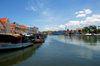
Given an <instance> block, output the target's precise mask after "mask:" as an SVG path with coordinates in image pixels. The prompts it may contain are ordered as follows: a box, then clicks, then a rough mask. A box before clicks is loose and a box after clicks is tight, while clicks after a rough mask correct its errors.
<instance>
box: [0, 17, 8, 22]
mask: <svg viewBox="0 0 100 66" xmlns="http://www.w3.org/2000/svg"><path fill="white" fill-rule="evenodd" d="M7 19H8V18H0V21H1V22H2V23H3V22H5V21H6V20H7Z"/></svg>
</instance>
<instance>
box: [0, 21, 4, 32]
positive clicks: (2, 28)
mask: <svg viewBox="0 0 100 66" xmlns="http://www.w3.org/2000/svg"><path fill="white" fill-rule="evenodd" d="M0 33H5V28H4V25H3V24H2V22H1V21H0Z"/></svg>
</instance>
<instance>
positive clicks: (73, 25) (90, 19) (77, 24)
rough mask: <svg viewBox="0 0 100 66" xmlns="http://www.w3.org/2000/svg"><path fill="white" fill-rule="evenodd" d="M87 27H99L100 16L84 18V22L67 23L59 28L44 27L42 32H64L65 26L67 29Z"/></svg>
mask: <svg viewBox="0 0 100 66" xmlns="http://www.w3.org/2000/svg"><path fill="white" fill-rule="evenodd" d="M89 25H97V26H98V25H100V15H99V14H98V15H96V14H94V15H92V16H91V17H86V19H85V20H81V21H69V22H68V23H67V24H64V25H59V26H46V27H45V29H44V30H53V31H55V30H64V29H65V28H66V26H67V28H68V29H76V28H80V27H85V26H89Z"/></svg>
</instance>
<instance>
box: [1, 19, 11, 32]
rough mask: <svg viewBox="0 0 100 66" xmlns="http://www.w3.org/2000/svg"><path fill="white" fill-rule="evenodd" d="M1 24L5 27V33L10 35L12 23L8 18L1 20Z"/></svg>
mask: <svg viewBox="0 0 100 66" xmlns="http://www.w3.org/2000/svg"><path fill="white" fill-rule="evenodd" d="M0 22H1V24H2V25H3V32H4V33H10V21H9V19H8V18H0Z"/></svg>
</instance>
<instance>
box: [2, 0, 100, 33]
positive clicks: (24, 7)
mask: <svg viewBox="0 0 100 66" xmlns="http://www.w3.org/2000/svg"><path fill="white" fill-rule="evenodd" d="M0 18H9V20H10V23H13V22H16V23H18V24H21V25H22V24H23V25H26V26H30V27H34V26H36V27H38V28H39V30H40V31H47V30H54V31H55V30H64V29H65V28H66V29H76V28H82V27H85V26H89V25H96V26H100V0H0Z"/></svg>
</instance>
